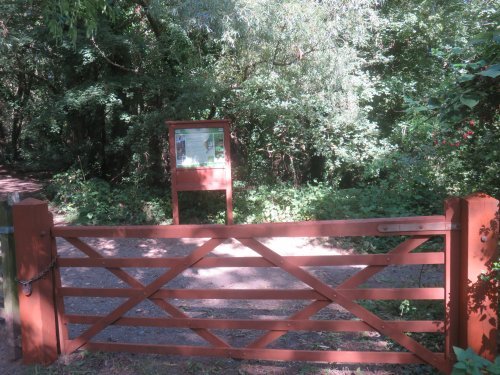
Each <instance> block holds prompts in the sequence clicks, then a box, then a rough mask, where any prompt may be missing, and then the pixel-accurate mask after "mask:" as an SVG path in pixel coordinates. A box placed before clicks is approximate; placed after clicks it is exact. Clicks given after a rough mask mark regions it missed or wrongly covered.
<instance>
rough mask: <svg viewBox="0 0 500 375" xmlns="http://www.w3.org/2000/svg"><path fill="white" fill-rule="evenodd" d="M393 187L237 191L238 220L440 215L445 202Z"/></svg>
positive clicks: (278, 187) (319, 185) (275, 187)
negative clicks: (418, 198)
mask: <svg viewBox="0 0 500 375" xmlns="http://www.w3.org/2000/svg"><path fill="white" fill-rule="evenodd" d="M412 193H413V192H412V191H410V192H408V191H405V190H399V191H398V190H395V189H393V187H392V186H390V185H385V184H381V185H374V186H369V187H366V188H353V189H340V190H339V189H337V188H334V187H333V186H331V185H328V184H325V183H317V184H314V185H313V184H309V185H305V186H302V187H300V188H299V187H294V186H292V185H287V184H273V185H271V186H266V185H262V186H259V187H255V188H248V189H241V190H240V189H237V191H236V192H235V204H234V206H235V217H236V221H237V222H241V223H259V222H280V221H303V220H328V219H354V218H371V217H386V216H394V217H397V216H412V215H426V214H436V213H437V212H439V211H440V210H441V207H438V206H437V204H442V202H441V201H438V203H437V204H436V202H435V201H434V200H429V201H420V200H417V199H414V198H413V197H412V195H411V194H412Z"/></svg>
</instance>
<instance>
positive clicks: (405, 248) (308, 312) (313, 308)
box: [248, 236, 430, 349]
mask: <svg viewBox="0 0 500 375" xmlns="http://www.w3.org/2000/svg"><path fill="white" fill-rule="evenodd" d="M429 238H430V237H427V236H422V237H420V236H414V237H411V238H409V239H407V240H406V241H404V242H402V243H400V244H399V245H397V246H396V247H395V248H394V249H392V250H391V251H389V252H388V254H387V255H389V254H407V253H410V252H411V251H412V250H414V249H416V248H417V247H419V246H420V245H422V244H423V243H425V242H426V241H428V240H429ZM385 267H386V266H368V267H366V268H364V269H362V270H361V271H358V272H356V273H355V274H354V275H351V276H350V277H349V278H348V279H347V280H345V281H344V282H343V283H341V284H340V285H338V286H337V288H339V289H340V288H356V287H357V286H358V285H360V284H362V283H363V282H364V281H366V280H367V279H369V278H370V277H372V276H373V275H375V274H377V273H378V272H380V271H382V270H383V269H384V268H385ZM330 304H331V301H329V300H328V301H314V302H312V303H311V304H309V305H308V306H306V307H305V308H303V309H301V310H300V311H298V312H296V313H295V314H293V315H291V316H290V317H288V319H290V320H299V319H309V318H310V317H311V316H313V315H314V314H316V313H317V312H319V311H320V310H322V309H323V308H325V307H327V306H328V305H330ZM286 333H287V331H277V330H273V331H268V332H267V333H265V334H263V335H262V336H261V337H259V338H258V339H256V340H255V341H253V342H252V343H250V344H249V345H248V348H253V349H259V348H264V347H266V346H267V345H269V344H270V343H272V342H273V341H275V340H277V339H279V338H280V337H281V336H283V335H284V334H286Z"/></svg>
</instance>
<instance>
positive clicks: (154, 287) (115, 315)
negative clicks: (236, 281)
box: [65, 238, 230, 353]
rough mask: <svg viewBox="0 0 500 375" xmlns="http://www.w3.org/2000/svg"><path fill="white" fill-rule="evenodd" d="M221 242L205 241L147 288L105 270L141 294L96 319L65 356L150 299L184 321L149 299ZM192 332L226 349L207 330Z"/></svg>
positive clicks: (90, 250) (124, 274) (120, 272)
mask: <svg viewBox="0 0 500 375" xmlns="http://www.w3.org/2000/svg"><path fill="white" fill-rule="evenodd" d="M65 239H66V240H67V241H68V242H69V243H71V244H72V245H73V246H75V247H77V248H78V249H79V250H81V251H82V252H84V253H85V254H86V255H88V256H90V257H95V258H101V257H102V256H101V255H100V254H99V253H98V252H97V251H95V250H94V249H93V248H92V247H90V246H89V245H87V244H86V243H84V242H83V241H81V240H80V239H78V238H65ZM223 241H224V240H223V239H210V240H208V241H207V242H206V243H205V244H203V245H201V246H200V247H198V248H197V249H196V250H195V251H193V252H192V253H191V254H189V255H187V256H186V257H184V258H181V259H180V260H179V262H178V265H177V266H176V267H172V268H171V269H169V270H168V271H166V272H165V273H163V274H162V275H160V276H159V277H158V278H157V279H155V280H154V281H153V282H151V283H150V284H148V285H143V284H142V283H141V282H139V281H138V280H137V279H135V278H134V277H132V276H130V275H129V274H128V273H127V272H125V271H123V270H122V269H114V268H106V269H107V270H108V271H110V272H112V273H113V274H114V275H115V276H117V277H118V278H120V279H121V280H123V281H125V282H126V283H127V284H129V285H130V286H132V287H136V288H142V289H143V292H142V294H140V295H138V296H134V297H131V298H129V299H128V300H127V301H125V302H124V303H123V304H121V305H120V306H118V307H117V308H116V309H114V310H113V311H112V312H110V313H109V314H108V315H106V316H105V317H103V318H101V319H99V321H97V322H96V323H94V324H93V325H92V326H91V327H89V328H88V329H87V330H86V331H85V332H83V333H82V334H81V335H80V336H78V337H77V338H75V339H73V340H70V341H69V343H68V346H67V348H66V352H67V353H72V352H74V351H75V350H77V349H79V348H80V347H82V346H83V345H85V344H86V343H87V342H88V341H89V340H90V339H91V338H92V337H94V336H95V335H97V334H98V333H99V332H101V331H102V330H103V329H105V328H106V327H107V326H109V325H110V324H112V323H114V322H115V321H117V320H118V319H120V318H121V317H122V316H123V314H125V313H126V312H127V311H129V310H130V309H131V308H133V307H134V306H135V305H137V304H138V303H140V302H142V301H143V300H145V299H151V300H152V301H153V302H154V303H156V304H157V305H158V306H159V307H161V308H162V309H164V310H165V311H167V312H168V313H169V314H171V315H173V316H175V317H178V318H185V319H188V318H189V316H187V315H186V314H184V313H183V312H182V311H180V310H178V309H177V308H176V307H174V306H173V305H171V304H170V303H168V302H167V301H165V300H163V299H157V298H151V296H152V295H153V294H154V293H156V291H158V289H160V288H161V287H162V286H163V285H164V284H166V283H168V282H169V281H171V280H172V279H174V278H175V277H176V276H178V275H179V274H181V273H182V272H184V271H185V270H186V269H188V268H189V267H191V266H192V265H193V264H194V263H196V262H198V261H199V260H200V259H202V258H203V257H204V256H205V255H207V254H208V253H210V252H211V251H212V250H213V249H215V248H216V247H217V246H218V245H220V244H221V243H222V242H223ZM193 331H194V332H196V333H197V334H198V335H200V336H201V337H203V338H204V339H205V340H207V341H208V342H209V343H211V344H212V345H214V346H222V347H230V345H229V344H228V343H226V342H225V341H224V340H222V339H221V338H219V337H218V336H216V335H214V334H213V333H211V332H210V331H208V330H207V329H203V328H201V329H200V328H194V329H193Z"/></svg>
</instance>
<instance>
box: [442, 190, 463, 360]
mask: <svg viewBox="0 0 500 375" xmlns="http://www.w3.org/2000/svg"><path fill="white" fill-rule="evenodd" d="M460 205H461V199H460V198H450V199H447V200H446V201H445V202H444V214H445V218H446V222H447V223H452V225H450V230H449V231H448V233H446V235H445V309H446V322H445V332H446V336H445V356H446V359H447V360H448V362H449V363H450V365H451V364H453V363H454V362H455V360H456V359H455V354H454V352H453V346H457V345H458V337H459V328H460V326H459V322H460V310H459V306H460V305H459V300H460V236H461V232H460V230H459V227H458V225H460V217H461V216H460V214H461V212H460ZM455 225H456V227H455Z"/></svg>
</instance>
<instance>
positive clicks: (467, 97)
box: [460, 94, 479, 109]
mask: <svg viewBox="0 0 500 375" xmlns="http://www.w3.org/2000/svg"><path fill="white" fill-rule="evenodd" d="M460 103H462V104H464V105H466V106H467V107H469V108H471V109H472V108H474V107H475V106H476V105H477V104H478V103H479V98H478V97H477V96H476V95H471V94H462V95H460Z"/></svg>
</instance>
